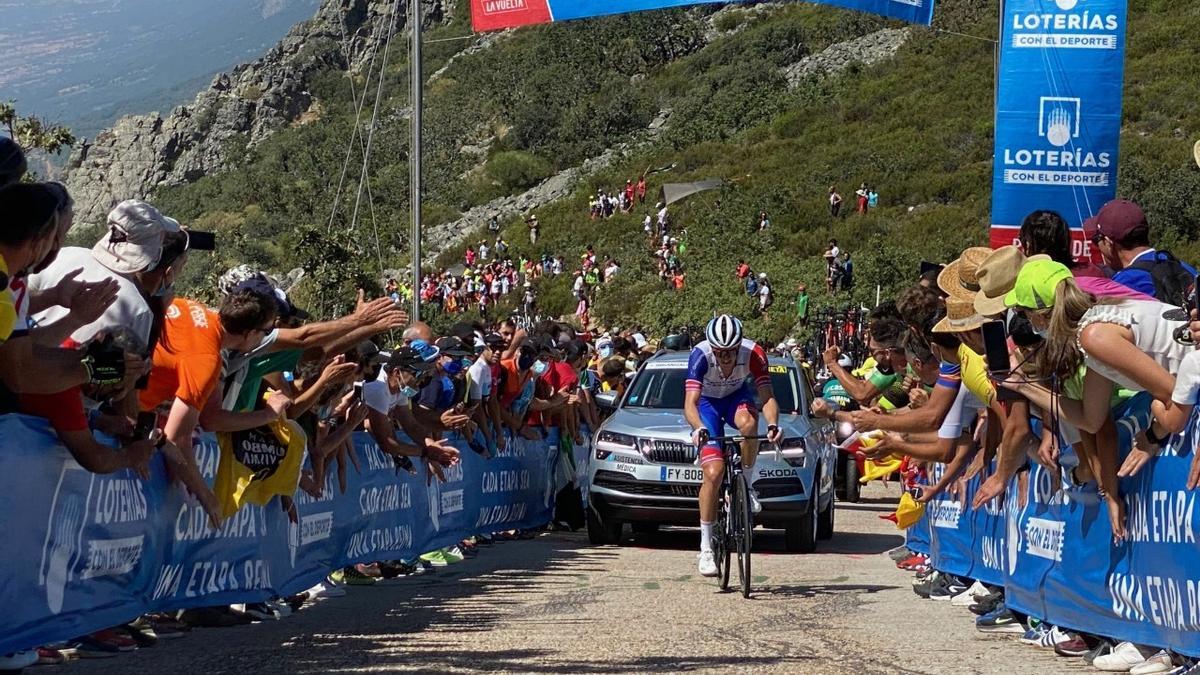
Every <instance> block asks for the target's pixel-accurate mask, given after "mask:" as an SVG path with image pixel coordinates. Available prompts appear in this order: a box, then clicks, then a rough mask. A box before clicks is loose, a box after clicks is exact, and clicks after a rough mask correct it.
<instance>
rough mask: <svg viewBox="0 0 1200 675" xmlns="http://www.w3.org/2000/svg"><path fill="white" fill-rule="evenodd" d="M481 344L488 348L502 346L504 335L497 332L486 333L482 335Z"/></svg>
mask: <svg viewBox="0 0 1200 675" xmlns="http://www.w3.org/2000/svg"><path fill="white" fill-rule="evenodd" d="M483 344H485V345H487V346H488V348H489V349H497V348H503V347H504V336H503V335H501V334H499V333H488V334H487V335H484V336H483Z"/></svg>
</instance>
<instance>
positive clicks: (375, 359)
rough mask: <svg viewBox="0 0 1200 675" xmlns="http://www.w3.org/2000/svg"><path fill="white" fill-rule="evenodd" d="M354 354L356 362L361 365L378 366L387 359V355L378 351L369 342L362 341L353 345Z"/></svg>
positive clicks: (376, 347) (373, 344)
mask: <svg viewBox="0 0 1200 675" xmlns="http://www.w3.org/2000/svg"><path fill="white" fill-rule="evenodd" d="M354 354H355V357H356V360H357V362H358V363H360V364H363V365H371V366H374V365H379V364H381V363H384V362H385V361H387V359H388V354H386V353H385V352H381V351H379V347H378V346H377V345H376V344H375V343H374V342H371V341H370V340H363V341H362V342H360V343H358V344H357V345H355V347H354Z"/></svg>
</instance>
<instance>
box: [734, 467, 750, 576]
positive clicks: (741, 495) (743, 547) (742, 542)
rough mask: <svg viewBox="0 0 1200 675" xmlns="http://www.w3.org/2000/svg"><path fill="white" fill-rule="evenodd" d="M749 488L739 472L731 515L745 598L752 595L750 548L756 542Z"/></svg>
mask: <svg viewBox="0 0 1200 675" xmlns="http://www.w3.org/2000/svg"><path fill="white" fill-rule="evenodd" d="M748 489H749V488H748V486H747V484H746V476H745V474H738V477H737V490H736V491H735V493H734V499H733V508H732V511H733V512H732V513H731V514H730V517H731V518H733V519H734V522H735V525H734V532H735V533H736V534H735V536H734V541H735V542H736V545H737V559H738V579H739V580H740V581H741V583H742V597H743V598H748V597H750V548H751V546H752V545H753V542H754V514H753V512H752V511H751V506H750V495H749V494H748V493H747V490H748Z"/></svg>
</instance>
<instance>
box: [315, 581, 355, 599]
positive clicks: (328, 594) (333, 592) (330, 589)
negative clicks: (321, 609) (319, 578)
mask: <svg viewBox="0 0 1200 675" xmlns="http://www.w3.org/2000/svg"><path fill="white" fill-rule="evenodd" d="M305 592H306V593H308V597H310V598H312V599H313V600H322V599H324V598H340V597H342V596H344V595H345V594H346V589H344V588H342V587H341V586H335V585H333V584H330V583H328V582H325V581H323V582H321V583H319V584H317V585H316V586H313V587H312V588H310V589H308V590H307V591H305Z"/></svg>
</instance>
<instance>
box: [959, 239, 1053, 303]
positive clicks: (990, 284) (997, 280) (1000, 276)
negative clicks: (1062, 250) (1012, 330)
mask: <svg viewBox="0 0 1200 675" xmlns="http://www.w3.org/2000/svg"><path fill="white" fill-rule="evenodd" d="M1049 259H1050V256H1048V255H1043V254H1040V253H1039V254H1038V255H1035V256H1030V257H1028V258H1026V257H1025V254H1024V253H1022V252H1021V249H1019V248H1017V247H1016V246H1001V247H1000V248H998V249H996V250H995V251H992V252H991V254H990V255H988V257H987V258H984V260H983V263H981V264H980V265H979V270H978V271H977V272H976V273H975V276H976V278H977V279H978V281H979V292H978V293H976V294H975V311H976V312H978V313H979V314H982V315H983V316H992V315H994V314H1001V313H1003V312H1004V310H1006V309H1007V306H1006V305H1005V304H1004V296H1005V295H1006V294H1007V293H1008V292H1009V291H1011V290H1012V289H1013V286H1015V285H1016V284H1017V274H1019V273H1020V272H1021V267H1022V266H1023V265H1024V264H1025V263H1026V262H1029V261H1031V260H1049Z"/></svg>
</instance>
